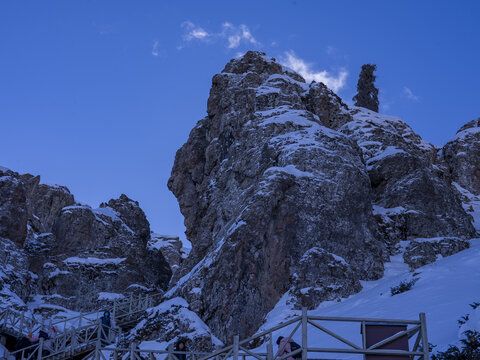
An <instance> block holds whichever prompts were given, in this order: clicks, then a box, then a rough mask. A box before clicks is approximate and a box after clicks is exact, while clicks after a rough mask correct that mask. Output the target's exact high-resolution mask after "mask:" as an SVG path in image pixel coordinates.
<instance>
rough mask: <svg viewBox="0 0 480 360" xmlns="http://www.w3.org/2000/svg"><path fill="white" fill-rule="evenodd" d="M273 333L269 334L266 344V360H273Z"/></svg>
mask: <svg viewBox="0 0 480 360" xmlns="http://www.w3.org/2000/svg"><path fill="white" fill-rule="evenodd" d="M272 338H273V332H272V333H270V341H269V342H268V344H267V360H273V342H272V341H273V339H272Z"/></svg>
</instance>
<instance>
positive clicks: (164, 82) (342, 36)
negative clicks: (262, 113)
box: [0, 0, 480, 237]
mask: <svg viewBox="0 0 480 360" xmlns="http://www.w3.org/2000/svg"><path fill="white" fill-rule="evenodd" d="M479 15H480V2H478V1H473V0H472V1H441V0H436V1H428V0H426V1H418V0H417V1H405V0H404V1H366V0H365V1H354V0H352V1H341V0H338V1H324V0H319V1H280V0H276V1H245V0H242V1H235V2H233V1H205V0H202V1H147V0H145V1H118V0H116V1H91V0H90V1H87V0H85V1H64V0H62V1H48V0H46V1H13V0H12V1H9V0H0V139H1V141H0V165H3V166H6V167H9V168H11V169H13V170H16V171H19V172H30V173H34V174H40V175H41V176H42V180H43V181H44V182H47V183H58V184H62V185H66V186H68V187H69V189H70V190H71V191H72V193H73V194H74V195H75V196H76V199H77V200H79V201H82V202H86V203H88V204H90V205H92V206H98V204H99V203H100V202H102V201H105V200H108V199H110V198H112V197H117V196H119V195H120V194H121V193H126V194H127V195H128V196H130V197H131V198H133V199H135V200H138V201H139V202H140V204H141V206H142V208H143V209H144V210H145V212H146V213H147V216H148V219H149V221H150V223H151V225H152V229H153V230H155V231H156V232H160V233H169V234H178V235H180V236H182V237H184V235H183V231H184V228H183V217H182V216H181V214H180V212H179V209H178V205H177V202H176V199H175V198H174V196H173V195H172V194H171V193H170V192H169V191H168V189H167V187H166V183H167V180H168V177H169V175H170V171H171V168H172V164H173V160H174V156H175V152H176V150H177V149H178V148H179V147H180V146H181V145H182V144H183V143H184V142H185V141H186V140H187V138H188V134H189V132H190V129H191V128H192V127H193V126H194V124H195V123H196V121H198V120H199V119H201V118H202V117H204V116H205V114H206V101H207V98H208V94H209V89H210V84H211V78H212V76H213V75H214V74H215V73H218V72H220V71H221V70H222V69H223V67H224V65H225V64H226V63H227V62H228V61H229V60H230V59H231V58H233V57H236V56H238V54H241V53H244V52H245V51H247V50H250V49H257V50H262V51H264V52H266V53H267V54H268V55H270V56H273V57H276V58H277V59H281V60H282V61H283V62H286V63H288V64H290V66H293V67H296V68H297V69H299V70H301V71H302V72H303V73H304V74H305V75H306V76H307V77H308V78H312V79H313V78H315V79H325V81H327V82H329V84H330V86H331V87H333V88H335V89H337V92H338V94H339V95H340V96H341V97H342V98H343V99H344V100H345V101H346V102H347V103H349V102H350V101H351V98H352V97H353V95H354V94H355V86H356V81H357V76H358V72H359V70H360V67H361V65H362V64H364V63H375V64H377V66H378V71H377V85H378V87H379V89H380V103H381V112H383V113H387V114H391V115H397V116H400V117H402V118H403V119H404V120H405V121H406V122H407V123H408V124H409V125H410V126H412V127H413V129H414V130H415V131H416V132H418V133H419V134H420V135H421V136H422V137H423V138H424V139H425V140H427V141H430V142H432V143H434V144H436V145H443V144H444V143H445V142H447V141H448V140H450V139H451V138H452V137H453V136H454V134H455V132H456V131H457V130H458V128H459V127H460V126H461V125H462V124H464V123H466V122H467V121H470V120H472V119H474V118H477V117H479V116H480V86H479V85H480V70H479V65H478V64H479V58H480V41H479V39H480V25H479V21H478V18H479Z"/></svg>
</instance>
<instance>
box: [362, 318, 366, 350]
mask: <svg viewBox="0 0 480 360" xmlns="http://www.w3.org/2000/svg"><path fill="white" fill-rule="evenodd" d="M366 331H367V330H366V326H365V321H362V349H366V348H367V334H365V332H366Z"/></svg>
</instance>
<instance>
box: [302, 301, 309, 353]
mask: <svg viewBox="0 0 480 360" xmlns="http://www.w3.org/2000/svg"><path fill="white" fill-rule="evenodd" d="M307 325H308V313H307V308H306V307H303V308H302V360H307V348H308V343H307Z"/></svg>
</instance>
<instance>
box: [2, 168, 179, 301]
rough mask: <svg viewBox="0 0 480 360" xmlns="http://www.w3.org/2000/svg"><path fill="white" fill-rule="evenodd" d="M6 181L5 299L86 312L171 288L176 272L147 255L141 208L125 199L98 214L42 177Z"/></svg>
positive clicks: (8, 174) (6, 175)
mask: <svg viewBox="0 0 480 360" xmlns="http://www.w3.org/2000/svg"><path fill="white" fill-rule="evenodd" d="M0 179H1V180H0V204H1V205H0V206H1V212H0V217H1V220H0V236H1V237H0V245H1V246H2V247H3V248H5V249H8V250H5V256H6V255H7V254H8V256H9V257H8V258H6V259H0V271H2V276H1V277H2V280H1V281H2V283H1V285H2V287H1V294H2V296H5V297H8V296H10V300H11V301H16V300H19V299H20V300H19V301H20V302H21V301H22V300H23V301H25V302H27V301H29V298H30V297H31V296H34V295H42V296H40V297H37V298H42V299H44V301H46V302H49V303H53V304H55V305H61V306H65V307H67V308H69V309H74V310H86V309H92V308H94V307H95V306H96V302H97V300H98V301H105V296H103V297H102V296H101V294H102V293H113V294H116V293H125V292H127V291H135V292H138V291H153V290H156V291H158V290H160V289H164V288H165V287H166V286H167V284H168V282H169V280H170V277H171V270H170V267H169V265H168V263H167V262H166V261H165V259H164V258H163V256H162V254H161V252H156V253H154V252H152V251H150V250H149V249H148V247H147V243H148V241H149V240H150V225H149V223H148V221H147V219H146V216H145V214H144V212H143V211H142V209H141V208H140V207H139V204H138V202H135V201H133V200H131V199H129V198H128V197H127V196H125V195H122V196H120V198H119V199H112V200H110V201H109V202H108V203H103V204H101V205H100V208H98V209H93V208H91V207H89V206H87V205H78V204H75V201H74V198H73V195H72V194H70V192H69V191H68V189H67V188H66V187H63V186H58V185H46V184H40V183H39V182H40V177H39V176H32V175H29V174H26V175H20V174H18V173H15V172H13V171H11V170H8V169H2V170H0ZM12 259H13V260H12ZM7 295H8V296H7ZM15 296H17V297H18V299H16V298H15Z"/></svg>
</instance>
